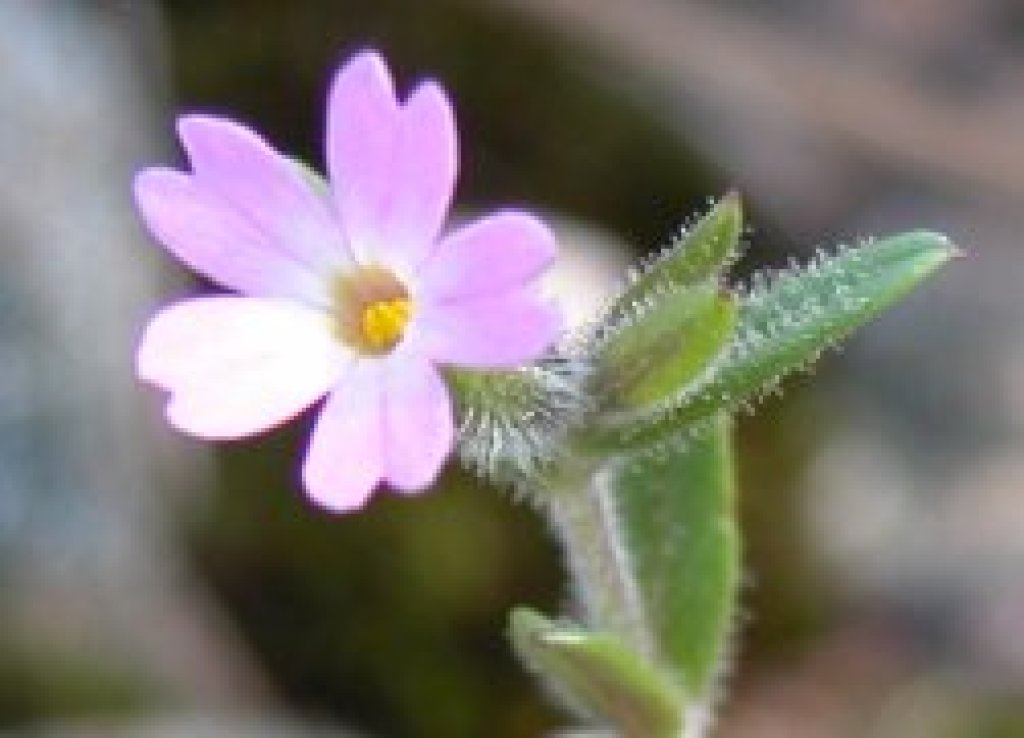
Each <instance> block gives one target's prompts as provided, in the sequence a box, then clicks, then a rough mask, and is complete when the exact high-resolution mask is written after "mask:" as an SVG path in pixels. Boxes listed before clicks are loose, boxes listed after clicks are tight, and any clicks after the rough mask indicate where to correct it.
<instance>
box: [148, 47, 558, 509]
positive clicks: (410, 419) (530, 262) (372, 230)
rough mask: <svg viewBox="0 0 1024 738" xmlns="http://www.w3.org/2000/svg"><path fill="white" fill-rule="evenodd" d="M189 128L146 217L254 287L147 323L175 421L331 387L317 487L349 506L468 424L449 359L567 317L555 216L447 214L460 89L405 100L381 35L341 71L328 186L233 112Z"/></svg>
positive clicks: (254, 420)
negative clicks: (458, 218)
mask: <svg viewBox="0 0 1024 738" xmlns="http://www.w3.org/2000/svg"><path fill="white" fill-rule="evenodd" d="M178 133H179V135H180V137H181V140H182V143H183V145H184V148H185V151H186V152H187V154H188V157H189V160H190V162H191V165H192V172H191V173H185V172H179V171H175V170H171V169H166V168H159V167H158V168H150V169H146V170H144V171H142V172H141V173H140V174H139V175H138V177H137V178H136V181H135V197H136V200H137V202H138V206H139V209H140V211H141V212H142V217H143V218H144V220H145V222H146V224H147V225H148V227H149V229H150V231H151V232H152V233H153V235H154V236H155V237H156V239H157V240H159V241H160V242H161V243H162V244H163V245H164V246H165V247H166V248H167V249H168V250H169V251H170V252H171V253H172V254H174V255H175V256H176V257H177V258H178V259H180V260H181V261H182V262H184V263H185V264H187V265H188V266H189V267H191V268H192V269H194V270H195V271H197V272H199V273H200V274H202V275H204V276H205V277H207V278H209V279H211V280H213V281H214V282H217V283H218V284H220V285H222V286H224V287H226V288H228V289H231V290H234V291H235V292H237V293H239V294H238V295H217V296H211V297H198V298H195V299H189V300H184V301H182V302H179V303H177V304H174V305H171V306H169V307H167V308H165V309H163V310H162V311H161V312H159V313H158V314H157V315H156V316H155V317H154V318H153V320H152V322H150V324H149V326H148V327H147V329H146V331H145V334H144V336H143V338H142V343H141V346H140V347H139V352H138V372H139V375H140V376H141V377H142V378H143V379H145V380H146V381H148V382H151V383H152V384H154V385H157V386H159V387H161V388H163V389H165V390H167V391H168V392H169V393H170V398H169V402H168V405H167V417H168V419H169V421H170V422H171V424H172V425H174V426H175V427H177V428H179V429H181V430H182V431H184V432H186V433H190V434H192V435H195V436H199V437H202V438H210V439H232V438H243V437H246V436H250V435H253V434H255V433H258V432H260V431H263V430H265V429H267V428H270V427H272V426H276V425H278V424H280V423H282V422H284V421H286V420H288V419H290V418H292V417H293V416H295V415H296V414H298V413H299V412H301V411H302V410H303V409H305V408H307V407H309V406H311V405H312V404H314V403H315V402H316V401H317V400H318V399H319V398H321V397H322V396H324V395H326V396H327V397H326V400H325V402H324V404H323V407H322V409H321V410H320V414H319V417H318V419H317V421H316V427H315V429H314V431H313V436H312V439H311V441H310V443H309V447H308V450H307V454H306V459H305V463H304V467H303V472H302V475H303V481H304V485H305V487H306V490H307V491H308V493H309V496H310V498H311V499H312V500H313V501H314V502H316V503H317V504H319V505H322V506H324V507H326V508H328V509H330V510H334V511H345V510H352V509H355V508H358V507H360V506H362V505H363V504H364V503H365V502H366V500H367V499H368V498H369V496H370V494H371V493H372V492H373V490H374V488H375V487H376V486H377V485H378V483H380V482H386V483H387V484H388V485H389V486H391V487H392V488H394V489H395V490H397V491H399V492H416V491H418V490H422V489H424V488H426V487H428V486H429V485H430V484H431V483H432V482H433V480H434V479H435V477H436V476H437V474H438V471H439V470H440V468H441V466H442V464H443V463H444V460H445V458H446V457H447V455H448V454H449V452H450V451H451V448H452V444H453V437H454V423H453V418H452V402H451V398H450V397H449V394H448V388H447V386H446V385H445V382H444V380H443V378H442V375H441V374H440V372H439V368H440V367H442V366H448V365H451V366H459V367H468V368H474V369H495V368H502V367H512V366H516V365H521V364H523V363H526V362H529V361H531V360H533V359H535V358H537V357H538V356H539V355H540V354H541V353H542V352H543V351H544V350H545V349H546V348H547V347H548V346H549V345H550V344H551V342H552V341H553V340H554V338H555V336H556V334H557V332H558V330H559V325H560V318H559V315H558V312H557V311H556V310H555V309H554V307H553V306H552V305H551V304H549V303H548V302H546V301H544V300H543V299H541V298H540V297H539V296H538V294H537V292H536V289H535V288H536V284H535V282H536V277H537V276H538V275H539V273H540V272H541V271H542V270H543V269H544V268H545V267H546V266H547V265H548V264H549V263H550V262H551V260H552V258H553V256H554V253H555V244H554V240H553V238H552V236H551V234H550V232H549V231H548V230H547V228H546V227H545V226H544V225H543V224H542V223H541V222H539V221H538V220H537V219H535V218H534V217H532V216H530V215H528V214H525V213H521V212H514V211H507V212H501V213H497V214H494V215H491V216H489V217H486V218H483V219H481V220H477V221H475V222H472V223H469V224H468V225H465V226H462V227H460V228H458V229H456V230H454V231H451V232H449V233H446V234H442V233H441V231H442V225H443V223H444V220H445V216H446V213H447V211H448V208H449V204H450V201H451V198H452V194H453V190H454V185H455V177H456V170H457V168H458V167H457V159H458V154H457V140H456V130H455V120H454V116H453V112H452V108H451V105H450V103H449V101H448V99H447V97H446V95H445V93H444V91H443V90H442V89H441V88H440V87H439V86H438V85H437V84H436V83H434V82H431V81H427V82H424V83H422V84H420V85H419V86H418V87H417V88H416V89H415V90H414V91H413V92H412V93H411V94H410V95H409V97H408V98H407V99H406V100H405V101H404V102H402V101H399V100H398V99H397V97H396V95H395V90H394V84H393V82H392V79H391V75H390V72H389V71H388V68H387V65H386V63H385V62H384V60H383V59H382V58H381V57H380V56H379V55H378V54H376V53H374V52H364V53H361V54H359V55H357V56H356V57H355V58H354V59H352V60H351V61H350V62H348V63H347V64H346V65H345V66H344V67H343V68H342V69H341V70H340V71H339V72H338V73H337V76H336V78H335V80H334V83H333V86H332V89H331V93H330V100H329V103H328V114H327V137H326V138H327V142H326V149H327V171H328V174H329V179H330V191H329V192H322V191H320V189H318V188H317V187H316V186H315V184H314V183H313V182H312V181H311V178H310V177H308V175H306V174H305V173H304V172H303V171H302V169H301V168H300V166H299V165H298V164H296V163H295V162H293V161H292V160H290V159H288V158H287V157H285V156H282V155H281V154H279V153H277V152H276V151H274V150H273V149H272V148H271V147H270V146H269V145H268V144H267V143H265V142H264V141H263V140H262V139H261V138H260V137H259V136H257V135H256V134H255V133H253V132H252V131H250V130H248V129H247V128H244V127H242V126H240V125H238V124H236V123H232V122H230V121H227V120H222V119H218V118H212V117H206V116H185V117H183V118H181V119H180V120H179V122H178Z"/></svg>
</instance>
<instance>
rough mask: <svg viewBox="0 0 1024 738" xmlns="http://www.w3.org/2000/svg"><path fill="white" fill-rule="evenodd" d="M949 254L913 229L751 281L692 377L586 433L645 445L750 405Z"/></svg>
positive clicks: (937, 239) (940, 239)
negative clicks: (693, 382)
mask: <svg viewBox="0 0 1024 738" xmlns="http://www.w3.org/2000/svg"><path fill="white" fill-rule="evenodd" d="M956 254H957V251H956V248H955V247H954V246H953V245H952V244H951V243H950V241H949V240H948V239H947V238H946V237H945V236H943V235H941V234H938V233H933V232H929V231H912V232H909V233H904V234H901V235H897V236H892V237H889V238H885V239H881V240H878V241H874V242H871V243H868V244H865V245H864V246H862V247H860V248H855V249H848V250H843V251H840V252H839V253H838V254H836V255H833V256H826V255H823V256H821V257H819V258H818V259H816V260H815V261H813V262H812V263H811V264H809V265H808V266H806V267H804V268H802V269H799V270H793V271H786V272H782V273H780V274H779V275H777V276H776V277H775V278H774V279H771V280H764V281H763V283H762V284H756V285H755V286H754V288H753V289H751V290H750V292H749V294H748V295H747V296H746V298H745V299H744V300H743V303H742V305H741V307H740V314H739V321H738V324H737V327H736V330H735V332H734V334H733V339H732V341H731V343H730V345H729V347H728V349H727V350H726V351H724V352H723V353H722V354H720V355H719V358H718V359H717V360H716V361H715V362H714V365H713V366H712V367H711V370H710V371H708V372H707V373H706V374H705V375H704V379H703V381H702V382H701V383H700V384H699V385H697V386H696V387H693V388H691V389H690V390H688V391H687V392H685V393H684V394H682V395H681V396H680V397H678V398H677V399H676V401H675V402H673V403H672V404H671V405H670V406H669V407H668V408H666V409H665V410H664V411H662V412H659V413H653V414H647V415H642V414H640V413H634V414H632V415H631V416H629V417H620V418H616V419H615V421H614V422H613V423H605V424H604V425H603V427H601V428H599V429H598V430H596V431H595V432H594V434H593V436H592V438H591V440H592V441H594V442H595V443H597V444H598V445H608V446H611V447H614V448H619V449H627V448H646V447H650V446H652V445H657V444H659V443H661V442H663V441H666V440H671V439H672V438H673V437H676V436H678V435H679V434H680V433H684V434H685V433H686V432H687V431H688V430H691V429H693V428H694V427H697V426H699V425H700V424H701V423H702V422H704V421H706V420H707V419H708V418H709V417H711V416H713V415H714V414H716V413H718V412H719V411H722V410H726V411H735V410H737V409H739V408H741V407H744V406H747V405H749V404H750V403H751V402H753V401H755V400H757V399H759V398H760V397H761V396H762V395H763V394H764V393H765V392H767V391H769V390H771V389H773V388H774V387H776V386H777V385H778V383H779V382H780V381H781V379H782V378H783V377H784V376H785V375H786V374H788V373H790V372H792V371H794V370H797V369H801V368H804V367H807V366H809V365H810V364H811V363H812V362H813V361H814V360H815V359H817V358H818V356H819V355H820V354H821V352H822V351H823V350H825V349H826V348H829V347H831V346H833V345H834V344H836V343H837V342H838V341H839V340H841V339H842V338H844V337H846V336H847V335H848V334H849V333H850V332H852V331H853V330H854V329H856V328H858V327H860V326H861V325H863V324H864V323H866V322H867V321H868V320H870V319H871V318H873V317H875V316H876V315H878V314H879V313H881V312H882V311H883V310H885V309H886V308H888V307H890V306H891V305H892V304H893V303H895V302H896V301H897V300H899V299H900V298H901V297H903V296H904V295H906V294H907V293H908V292H910V291H911V290H912V289H913V288H915V287H917V286H918V285H919V284H921V282H923V281H924V280H925V278H927V277H928V276H929V275H931V274H932V273H933V272H935V270H936V269H938V268H939V267H940V266H942V265H943V264H945V263H946V262H947V261H949V259H950V258H952V257H953V256H954V255H956Z"/></svg>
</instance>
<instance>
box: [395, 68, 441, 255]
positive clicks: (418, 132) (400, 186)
mask: <svg viewBox="0 0 1024 738" xmlns="http://www.w3.org/2000/svg"><path fill="white" fill-rule="evenodd" d="M398 166H399V171H398V172H396V176H397V179H396V180H395V183H394V184H395V193H394V200H393V201H392V204H391V209H390V211H389V212H388V213H387V219H386V220H384V221H383V223H382V225H383V227H384V228H385V229H386V230H385V234H384V235H385V236H387V240H386V241H383V242H382V245H384V246H390V247H391V248H393V249H394V250H395V254H394V255H395V258H397V259H400V260H402V261H403V262H404V263H406V264H409V265H411V266H418V265H419V264H421V263H422V262H423V260H424V258H425V257H427V256H428V255H429V254H430V253H431V251H432V250H433V248H434V243H435V240H436V239H437V236H438V234H439V233H440V231H441V226H442V225H443V224H444V221H445V217H446V216H447V214H448V208H449V207H451V202H452V196H453V195H454V194H455V177H456V174H457V171H458V135H457V133H456V130H455V113H454V112H453V111H452V106H451V103H450V102H449V101H448V98H447V96H446V95H445V93H444V91H443V90H442V89H441V88H440V86H438V85H437V84H436V83H435V82H424V83H422V84H421V85H419V87H417V88H416V89H415V90H414V91H413V93H412V95H410V96H409V99H408V101H407V102H406V103H405V107H404V109H403V110H402V125H401V133H400V145H399V152H398Z"/></svg>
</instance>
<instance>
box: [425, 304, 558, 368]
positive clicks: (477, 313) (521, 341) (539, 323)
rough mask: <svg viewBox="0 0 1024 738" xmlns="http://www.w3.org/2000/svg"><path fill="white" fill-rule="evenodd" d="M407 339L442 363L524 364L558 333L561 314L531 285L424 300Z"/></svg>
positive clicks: (482, 366)
mask: <svg viewBox="0 0 1024 738" xmlns="http://www.w3.org/2000/svg"><path fill="white" fill-rule="evenodd" d="M417 310H418V312H416V313H415V318H414V321H413V323H412V325H410V327H409V337H408V339H407V340H408V342H409V343H410V344H411V345H412V346H414V347H415V350H417V351H419V352H422V353H423V354H424V355H426V356H429V357H430V358H431V359H433V360H434V361H436V362H438V363H441V364H453V365H456V366H465V367H471V368H475V369H500V368H506V367H514V366H521V365H522V364H525V363H528V362H530V361H533V360H534V359H536V358H537V357H539V356H540V355H541V354H542V353H543V352H544V351H545V350H546V349H547V348H548V347H549V346H550V345H551V344H552V343H553V342H554V341H555V339H556V338H557V336H558V333H559V331H560V330H561V328H562V315H561V312H560V311H559V310H558V308H557V307H556V306H555V305H553V304H551V303H550V302H548V301H546V300H544V299H542V298H541V297H539V296H537V295H535V294H533V293H532V292H530V291H527V290H519V291H517V292H513V293H505V294H503V295H498V296H487V297H478V298H474V299H469V300H459V301H457V302H447V303H424V304H421V305H419V306H418V307H417Z"/></svg>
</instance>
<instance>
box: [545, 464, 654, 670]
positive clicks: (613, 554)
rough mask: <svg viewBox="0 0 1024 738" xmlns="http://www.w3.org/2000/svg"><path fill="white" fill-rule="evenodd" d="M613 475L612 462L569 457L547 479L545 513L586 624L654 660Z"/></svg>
mask: <svg viewBox="0 0 1024 738" xmlns="http://www.w3.org/2000/svg"><path fill="white" fill-rule="evenodd" d="M612 473H613V468H612V465H611V464H610V463H607V462H606V463H605V464H603V465H601V464H599V463H598V462H597V460H595V459H592V458H589V457H585V456H582V457H580V456H570V457H569V458H568V459H566V460H564V461H563V462H562V463H560V464H559V465H558V469H557V470H556V473H555V474H553V475H551V476H549V477H548V480H547V481H548V488H547V490H546V494H545V495H544V499H545V502H546V512H547V514H548V519H549V521H550V523H551V525H552V527H553V528H554V531H555V534H556V535H557V537H558V539H559V540H560V541H561V542H562V547H563V549H564V551H565V555H566V560H567V565H568V568H569V574H570V576H571V578H572V581H573V587H574V589H575V592H576V594H577V596H578V598H579V601H580V604H581V605H582V606H583V608H584V614H585V616H586V620H587V622H588V623H589V624H590V625H591V626H592V627H596V628H599V629H602V630H607V631H610V632H613V633H616V634H618V635H619V636H620V637H621V638H623V639H624V640H625V641H626V643H628V644H629V645H630V646H632V647H633V648H634V649H635V650H636V651H637V652H638V653H639V654H641V655H643V656H644V657H646V658H648V659H651V660H653V659H654V657H655V653H654V651H655V644H654V639H653V637H652V635H651V631H650V627H649V624H648V622H647V616H646V613H645V610H644V601H643V598H642V596H641V594H640V590H639V586H638V583H637V580H636V575H635V570H634V568H633V566H632V561H631V559H630V553H629V550H628V548H627V547H626V544H625V541H624V539H623V531H622V528H621V524H620V517H619V510H618V507H617V503H616V500H615V497H614V495H613V494H612V489H611V485H610V479H611V474H612Z"/></svg>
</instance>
